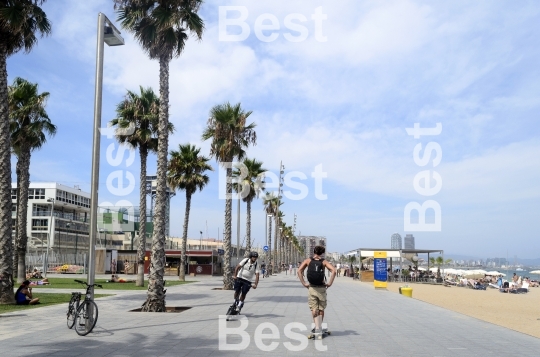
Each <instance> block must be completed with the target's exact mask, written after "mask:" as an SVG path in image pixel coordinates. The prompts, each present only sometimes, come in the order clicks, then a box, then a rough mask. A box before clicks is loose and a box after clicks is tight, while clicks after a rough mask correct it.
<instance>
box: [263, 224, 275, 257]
mask: <svg viewBox="0 0 540 357" xmlns="http://www.w3.org/2000/svg"><path fill="white" fill-rule="evenodd" d="M271 217H273V215H271V214H268V213H265V215H264V236H266V239H265V241H266V244H265V245H266V246H267V247H268V250H267V251H266V266H267V267H270V260H268V257H271V256H272V245H271V244H270V238H271V237H270V235H271V233H270V232H268V220H269V219H272V218H271ZM264 236H263V237H264Z"/></svg>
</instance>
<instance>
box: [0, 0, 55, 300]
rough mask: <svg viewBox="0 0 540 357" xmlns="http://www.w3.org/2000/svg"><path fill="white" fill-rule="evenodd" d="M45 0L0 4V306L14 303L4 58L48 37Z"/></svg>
mask: <svg viewBox="0 0 540 357" xmlns="http://www.w3.org/2000/svg"><path fill="white" fill-rule="evenodd" d="M43 2H45V0H19V1H2V2H0V222H3V224H0V279H2V284H0V304H11V303H13V302H14V295H13V239H12V237H11V234H12V233H11V224H9V222H11V206H12V204H11V140H10V139H11V138H10V129H9V128H10V122H9V120H10V115H9V109H8V105H7V103H8V82H7V80H8V79H7V59H8V57H9V56H11V55H13V54H15V53H17V52H19V51H20V50H22V49H24V50H25V52H30V51H31V50H32V48H33V47H34V46H35V45H36V43H37V36H39V35H41V36H43V35H48V34H49V33H50V32H51V24H50V22H49V20H48V19H47V15H46V14H45V12H43V10H42V9H41V8H40V5H41V4H42V3H43Z"/></svg>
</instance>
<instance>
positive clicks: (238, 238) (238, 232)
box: [236, 188, 240, 264]
mask: <svg viewBox="0 0 540 357" xmlns="http://www.w3.org/2000/svg"><path fill="white" fill-rule="evenodd" d="M238 189H239V190H240V188H238ZM237 216H238V217H237V218H236V264H238V262H239V261H240V191H238V214H237Z"/></svg>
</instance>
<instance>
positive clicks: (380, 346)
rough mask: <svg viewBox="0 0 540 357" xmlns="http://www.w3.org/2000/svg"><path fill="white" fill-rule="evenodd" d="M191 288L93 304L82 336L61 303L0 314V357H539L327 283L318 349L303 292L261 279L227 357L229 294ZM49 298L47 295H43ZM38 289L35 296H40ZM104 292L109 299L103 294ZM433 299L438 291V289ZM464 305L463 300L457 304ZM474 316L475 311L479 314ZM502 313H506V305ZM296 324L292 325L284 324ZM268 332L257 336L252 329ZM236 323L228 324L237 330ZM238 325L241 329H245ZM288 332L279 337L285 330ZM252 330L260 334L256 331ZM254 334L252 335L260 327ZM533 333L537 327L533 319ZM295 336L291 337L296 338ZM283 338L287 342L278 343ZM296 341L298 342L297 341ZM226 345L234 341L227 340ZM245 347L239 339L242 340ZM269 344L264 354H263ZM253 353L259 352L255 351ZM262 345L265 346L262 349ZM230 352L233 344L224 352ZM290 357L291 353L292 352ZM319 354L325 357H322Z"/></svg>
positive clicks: (427, 311)
mask: <svg viewBox="0 0 540 357" xmlns="http://www.w3.org/2000/svg"><path fill="white" fill-rule="evenodd" d="M196 279H198V280H199V282H197V283H193V284H188V285H184V286H175V287H169V288H168V291H167V306H189V307H192V308H191V309H190V310H187V311H185V312H182V313H166V314H165V313H140V312H129V310H132V309H136V308H139V307H140V306H141V304H142V302H143V301H144V299H145V292H139V291H136V292H134V291H119V292H117V293H118V295H116V296H111V297H107V298H101V299H98V300H97V304H98V306H99V320H98V322H97V325H96V328H95V329H94V332H93V333H91V334H89V335H88V336H85V337H80V336H78V335H77V334H76V333H75V331H73V330H69V329H68V328H67V327H66V318H65V310H66V306H65V305H57V306H51V307H46V308H45V307H44V308H39V309H35V310H32V311H24V312H12V313H8V314H2V315H0V355H1V356H2V357H10V356H109V357H115V356H141V357H142V356H144V357H150V356H190V357H191V356H263V355H271V354H274V355H276V356H313V355H314V354H315V355H323V354H324V355H331V356H391V357H394V356H396V357H397V356H414V357H421V356H458V357H462V356H475V357H476V356H505V357H507V356H516V355H519V356H520V357H525V356H531V357H532V356H535V357H537V356H539V355H540V339H537V338H534V337H531V336H528V335H524V334H521V333H518V332H515V331H512V330H509V329H506V328H503V327H499V326H496V325H492V324H489V323H486V322H482V321H479V320H476V319H474V318H470V317H467V316H464V315H461V314H458V313H455V312H452V311H448V310H445V309H442V308H439V307H436V306H433V305H429V304H426V303H424V302H421V301H418V300H414V299H409V298H406V297H404V296H401V295H398V294H395V293H391V292H388V291H375V290H374V289H373V287H372V285H370V284H367V283H359V282H358V281H352V279H350V278H345V277H340V278H336V281H335V283H334V285H333V286H332V287H331V288H330V289H329V290H328V299H329V306H328V308H327V310H326V314H327V318H326V319H325V321H327V322H328V326H329V329H330V330H331V331H332V335H331V336H329V337H327V338H325V339H323V340H322V341H317V342H316V341H313V340H307V339H304V338H303V335H304V334H305V332H302V335H299V333H300V330H299V329H298V328H297V327H298V326H301V325H300V324H303V325H305V326H306V327H308V328H309V326H310V323H311V321H310V312H309V310H308V308H307V290H306V289H305V288H303V287H302V286H301V285H300V283H299V282H298V280H297V279H296V277H294V276H292V277H291V276H285V275H284V274H282V275H280V276H273V277H271V278H269V279H261V282H260V284H259V288H258V289H256V290H253V289H252V290H251V291H250V293H249V295H248V299H247V302H246V306H245V307H244V309H243V313H244V314H245V315H244V316H245V317H247V319H248V320H247V321H248V322H249V325H248V326H247V328H246V329H245V331H246V333H247V335H249V338H250V341H249V346H248V347H247V349H244V350H242V351H226V350H223V347H224V346H225V345H224V344H222V350H220V343H219V335H220V334H219V326H220V323H219V318H218V315H220V314H224V313H225V312H226V310H227V307H228V306H229V305H230V304H231V302H232V295H233V294H232V292H231V291H221V290H212V289H213V288H218V287H221V279H220V278H218V277H212V278H210V277H200V278H199V277H197V278H196ZM47 290H50V291H52V290H53V289H47ZM39 291H41V290H38V289H36V290H34V292H35V293H36V295H37V294H39ZM105 292H106V293H109V291H105ZM441 293H444V291H443V290H442V289H441ZM464 303H465V302H464ZM478 308H481V307H480V306H479V307H478ZM505 308H509V307H505ZM295 322H296V323H298V324H297V325H296V326H294V325H290V324H291V323H295ZM263 323H266V326H271V325H272V324H273V325H275V326H276V331H275V333H276V335H279V337H276V338H275V339H272V338H268V335H271V333H272V330H271V329H270V328H267V329H265V330H263V331H262V332H263V333H264V334H266V335H267V336H266V337H267V338H266V339H264V340H258V341H255V340H256V339H255V335H256V329H257V327H258V326H261V324H263ZM240 324H241V321H232V322H228V323H227V327H229V328H232V327H239V326H240ZM244 324H245V322H244ZM288 324H289V327H293V328H292V330H291V331H292V335H291V332H288V331H285V330H286V329H287V328H286V326H287V325H288ZM261 327H264V325H263V326H261ZM261 327H259V329H260V328H261ZM539 328H540V321H539ZM295 334H296V335H295ZM287 336H292V338H290V337H287ZM298 338H299V340H297V339H298ZM226 341H227V343H229V344H235V343H240V342H242V338H241V337H240V336H239V335H229V337H228V338H227V340H226ZM244 341H247V339H245V336H244ZM273 342H274V343H276V342H278V343H279V344H278V346H277V347H276V348H275V350H273V351H272V352H265V351H263V350H262V349H265V346H264V345H266V346H268V345H270V344H271V343H273ZM257 343H259V346H260V347H262V349H261V348H259V347H258V346H257ZM261 343H264V345H262V344H261ZM232 347H234V346H232ZM295 348H296V349H299V351H291V349H295ZM324 349H326V351H325V352H324V351H321V350H324Z"/></svg>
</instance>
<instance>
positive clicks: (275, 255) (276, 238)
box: [273, 212, 279, 273]
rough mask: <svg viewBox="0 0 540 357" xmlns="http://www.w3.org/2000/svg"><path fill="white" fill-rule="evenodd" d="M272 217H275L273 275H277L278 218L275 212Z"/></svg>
mask: <svg viewBox="0 0 540 357" xmlns="http://www.w3.org/2000/svg"><path fill="white" fill-rule="evenodd" d="M274 217H276V231H275V232H274V259H273V260H274V264H273V265H274V269H273V271H274V273H277V272H278V269H277V268H278V261H277V260H278V255H277V253H278V245H277V244H278V232H279V218H278V216H277V212H276V213H274Z"/></svg>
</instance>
